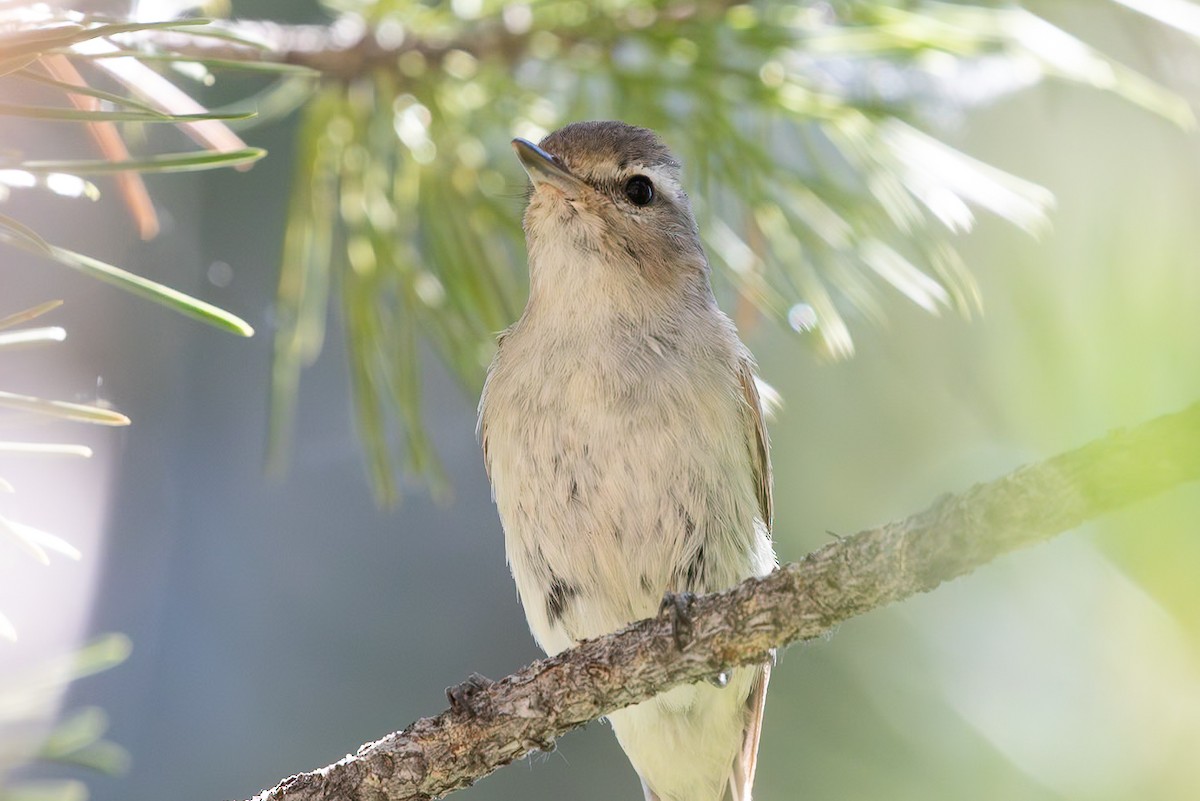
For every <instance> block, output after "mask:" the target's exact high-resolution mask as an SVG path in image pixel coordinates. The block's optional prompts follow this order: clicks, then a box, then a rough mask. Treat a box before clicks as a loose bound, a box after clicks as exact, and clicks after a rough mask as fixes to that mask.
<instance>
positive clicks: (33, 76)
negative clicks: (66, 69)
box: [15, 69, 161, 114]
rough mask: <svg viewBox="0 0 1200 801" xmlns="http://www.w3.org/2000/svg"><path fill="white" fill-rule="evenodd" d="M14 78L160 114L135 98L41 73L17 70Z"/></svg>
mask: <svg viewBox="0 0 1200 801" xmlns="http://www.w3.org/2000/svg"><path fill="white" fill-rule="evenodd" d="M15 76H16V77H18V78H24V79H25V80H29V81H36V82H37V83H40V84H43V85H45V86H53V87H54V88H56V89H61V90H62V91H64V92H66V93H67V94H72V95H83V96H85V97H94V98H96V99H97V100H105V101H107V102H109V103H112V104H114V105H117V106H128V107H129V108H135V109H138V110H139V111H145V112H147V113H151V114H159V113H161V112H159V111H158V110H157V109H155V108H154V107H153V106H151V105H149V104H148V103H143V102H142V101H140V100H138V99H137V98H133V97H126V96H125V95H118V94H115V93H113V92H106V91H104V90H103V89H97V88H95V87H94V86H81V85H79V84H75V83H68V82H66V81H60V80H56V79H55V78H51V77H50V76H49V75H42V74H41V73H39V72H34V71H33V70H29V69H23V70H19V71H18V72H16V73H15Z"/></svg>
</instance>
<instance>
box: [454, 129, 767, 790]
mask: <svg viewBox="0 0 1200 801" xmlns="http://www.w3.org/2000/svg"><path fill="white" fill-rule="evenodd" d="M513 148H514V150H515V151H516V155H517V157H518V159H519V160H520V162H521V165H522V166H523V167H524V169H525V172H526V173H527V174H528V176H529V179H530V184H531V186H530V190H529V200H528V204H527V206H526V209H525V213H524V218H523V227H524V233H525V241H526V248H527V251H528V262H529V296H528V301H527V303H526V305H525V308H524V311H523V312H522V314H521V315H520V317H519V319H518V320H517V321H516V322H515V323H513V324H512V325H511V326H510V327H509V328H508V329H506V330H505V331H504V332H502V333H501V334H500V335H499V337H498V347H497V351H496V354H495V356H494V358H493V361H492V363H491V366H490V368H489V369H488V374H487V377H486V380H485V383H484V388H483V393H482V396H481V399H480V404H479V423H478V435H479V439H480V440H481V443H482V448H483V453H484V463H485V467H486V470H487V473H488V477H489V480H490V482H491V486H492V496H493V499H494V501H495V504H496V507H497V510H498V513H499V517H500V521H501V524H502V527H503V529H504V544H505V555H506V558H507V561H508V564H509V567H510V569H511V571H512V575H513V578H514V581H515V583H516V587H517V592H518V595H519V597H520V601H521V604H522V606H523V608H524V611H525V616H526V619H527V621H528V623H529V627H530V630H531V632H532V634H533V636H534V639H535V640H536V641H537V643H538V645H539V646H540V647H541V648H542V649H543V650H544V651H545V652H546V653H547V654H550V655H553V654H557V653H559V652H561V651H563V650H565V649H567V648H569V647H571V646H572V645H574V644H575V643H577V642H579V641H580V640H583V639H586V638H593V637H597V636H601V635H604V634H608V633H611V632H614V631H616V630H618V629H620V628H622V627H624V626H625V625H627V624H629V623H631V622H633V621H636V620H641V619H643V618H647V617H653V616H655V615H656V614H657V613H658V612H659V610H660V607H661V606H662V605H663V604H664V598H666V599H667V600H668V601H669V600H670V599H672V598H674V599H676V600H677V599H679V598H680V597H684V594H687V593H706V592H713V591H717V590H722V589H726V588H729V587H731V586H733V585H735V584H737V583H739V582H741V581H742V580H744V579H746V578H749V577H751V576H764V575H766V574H767V573H770V572H771V571H772V570H773V569H774V568H775V567H776V565H777V562H776V557H775V553H774V549H773V546H772V542H771V535H770V528H771V522H772V520H771V517H772V500H771V492H772V490H771V462H770V453H769V443H768V438H767V432H766V429H765V428H764V423H763V404H762V400H761V398H760V390H759V385H758V383H757V379H756V366H755V362H754V359H753V357H752V356H751V354H750V351H749V350H748V349H747V348H746V346H745V345H744V344H743V343H742V341H741V340H740V338H739V336H738V333H737V330H736V327H735V325H734V323H733V322H732V321H731V320H730V318H729V317H727V316H726V315H725V314H724V313H723V312H722V311H721V310H720V309H719V308H718V305H717V301H716V299H715V296H714V294H713V291H712V287H711V283H710V267H709V263H708V259H707V257H706V255H705V252H704V248H703V246H702V244H701V239H700V234H699V230H698V228H697V224H696V220H695V217H694V215H693V213H692V210H691V207H690V204H689V200H688V196H687V195H686V194H685V192H684V190H683V187H682V185H681V169H682V168H681V165H680V162H679V160H678V159H677V158H676V157H675V156H674V155H673V154H672V152H671V151H670V150H669V149H668V147H667V146H666V145H665V144H664V142H663V140H662V139H661V138H660V137H659V136H658V135H657V134H655V133H654V132H653V131H651V130H649V129H646V128H642V127H637V126H633V125H629V124H626V123H624V122H618V121H587V122H575V123H571V124H569V125H566V126H565V127H563V128H561V129H559V130H557V131H555V132H553V133H551V134H549V135H548V136H546V137H545V138H543V139H542V140H541V141H540V142H539V143H538V144H534V143H532V142H530V141H527V140H525V139H520V138H518V139H514V140H513ZM769 676H770V666H769V664H763V665H752V666H747V667H740V668H735V669H734V670H732V671H730V672H729V673H727V674H722V676H720V677H717V678H715V679H714V680H713V681H712V682H697V683H696V684H691V685H684V686H679V687H675V688H673V689H671V690H668V691H667V692H665V693H663V694H661V695H658V696H656V697H654V698H652V699H650V700H648V701H645V702H643V703H639V704H636V705H633V706H630V707H627V708H625V709H621V710H618V711H616V712H613V713H611V714H609V715H608V720H609V722H610V724H611V725H612V728H613V730H614V731H615V733H616V736H617V739H618V742H619V743H620V745H621V747H622V749H623V750H624V751H625V754H626V756H627V757H628V758H629V760H630V762H631V763H632V765H633V767H634V769H635V770H636V772H637V774H638V776H639V778H640V779H641V783H642V789H643V794H644V796H645V799H646V801H720V799H722V798H728V797H731V798H732V799H734V801H750V799H751V791H752V786H753V781H754V772H755V763H756V761H757V754H758V744H759V734H760V731H761V726H762V715H763V705H764V700H765V696H766V689H767V683H768V679H769ZM722 680H723V683H724V686H718V685H721V684H722Z"/></svg>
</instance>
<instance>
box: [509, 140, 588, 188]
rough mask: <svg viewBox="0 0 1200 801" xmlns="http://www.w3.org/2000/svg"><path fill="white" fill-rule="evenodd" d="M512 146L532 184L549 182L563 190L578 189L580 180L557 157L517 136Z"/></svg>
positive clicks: (538, 184) (537, 184)
mask: <svg viewBox="0 0 1200 801" xmlns="http://www.w3.org/2000/svg"><path fill="white" fill-rule="evenodd" d="M512 146H513V150H514V151H516V154H517V158H518V159H520V161H521V166H522V167H524V168H525V172H526V173H527V174H528V175H529V180H531V181H533V184H534V186H540V185H542V184H551V185H552V186H555V187H557V188H558V189H561V190H562V191H564V192H567V191H571V190H575V189H578V187H579V185H580V183H581V182H580V180H579V179H578V178H576V177H575V176H574V175H572V174H571V172H570V170H568V169H567V168H566V167H564V166H563V165H562V163H561V162H560V161H559V160H558V159H556V158H555V157H554V156H552V155H551V154H549V153H547V152H546V151H545V150H542V149H541V148H540V147H538V146H537V145H535V144H534V143H533V142H530V141H529V140H528V139H522V138H521V137H519V136H518V137H517V138H515V139H513V140H512Z"/></svg>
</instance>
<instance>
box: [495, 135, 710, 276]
mask: <svg viewBox="0 0 1200 801" xmlns="http://www.w3.org/2000/svg"><path fill="white" fill-rule="evenodd" d="M513 148H514V149H515V150H516V152H517V157H518V158H519V159H520V160H521V164H522V166H524V168H525V172H526V173H528V174H529V178H530V181H531V182H532V192H531V194H530V199H529V206H528V208H527V210H526V212H525V236H526V241H527V245H528V248H529V257H530V269H531V272H532V273H533V274H534V275H533V276H532V278H533V280H534V281H535V283H536V281H537V279H538V276H537V273H538V272H539V271H542V272H550V273H556V274H558V275H556V276H555V278H554V280H561V279H565V278H567V276H566V275H563V273H575V272H579V271H583V272H584V273H588V272H590V273H591V274H593V275H592V276H591V277H594V278H595V279H598V280H600V281H604V282H605V283H610V284H611V283H619V284H623V285H625V286H626V287H628V288H629V289H631V290H635V291H636V290H638V289H640V290H642V291H647V290H653V289H660V290H661V289H670V288H673V287H675V288H677V287H680V286H685V285H690V286H700V285H703V287H704V288H705V290H706V291H707V285H708V262H707V260H706V259H705V256H704V251H703V249H702V247H701V245H700V236H699V234H698V232H697V229H696V221H695V218H694V217H693V216H692V210H691V207H690V205H689V204H688V199H687V195H686V194H685V193H684V191H683V188H682V186H681V185H680V177H679V173H680V165H679V162H678V160H676V158H675V157H674V156H673V155H672V154H671V152H670V150H668V149H667V147H666V145H664V144H663V142H662V140H661V139H659V138H658V136H657V135H656V134H655V133H654V132H653V131H650V130H647V129H645V128H637V127H634V126H632V125H626V124H625V123H623V122H608V121H606V122H576V123H572V124H570V125H567V126H566V127H564V128H561V129H559V130H557V131H555V132H554V133H552V134H550V135H549V136H547V137H546V138H545V139H543V140H542V141H541V142H540V143H538V144H536V145H535V144H533V143H532V142H529V141H526V140H524V139H514V140H513ZM597 273H599V274H597Z"/></svg>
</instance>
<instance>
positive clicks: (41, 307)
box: [0, 245, 63, 331]
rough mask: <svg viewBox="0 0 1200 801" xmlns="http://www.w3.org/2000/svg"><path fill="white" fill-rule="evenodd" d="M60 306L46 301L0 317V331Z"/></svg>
mask: <svg viewBox="0 0 1200 801" xmlns="http://www.w3.org/2000/svg"><path fill="white" fill-rule="evenodd" d="M46 247H47V249H49V247H50V246H49V245H47V246H46ZM61 305H63V302H62V301H61V300H48V301H46V302H45V303H39V304H38V305H36V306H32V307H30V308H28V309H25V310H24V311H19V312H16V313H15V314H10V315H8V316H7V317H0V331H3V330H4V329H5V328H12V327H13V326H14V325H20V324H21V323H27V322H29V321H30V320H34V319H37V318H38V317H41V316H42V315H43V314H45V313H46V312H50V311H54V310H55V309H57V308H58V307H59V306H61Z"/></svg>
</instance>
